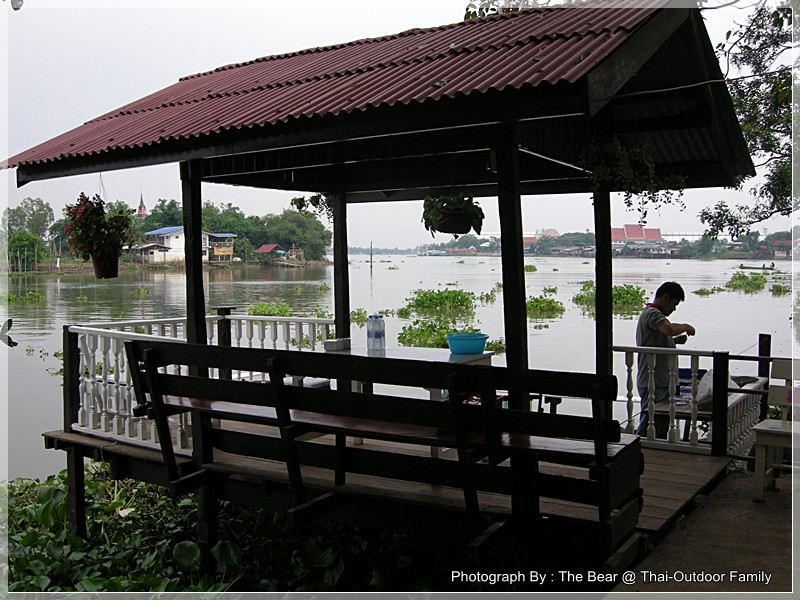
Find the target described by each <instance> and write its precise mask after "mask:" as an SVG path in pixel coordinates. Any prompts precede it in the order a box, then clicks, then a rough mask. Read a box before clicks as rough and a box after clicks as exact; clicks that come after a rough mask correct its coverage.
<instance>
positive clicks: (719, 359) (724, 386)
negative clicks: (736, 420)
mask: <svg viewBox="0 0 800 600" xmlns="http://www.w3.org/2000/svg"><path fill="white" fill-rule="evenodd" d="M712 365H713V369H714V378H713V381H712V382H711V383H712V386H713V388H714V392H713V394H712V399H711V454H713V455H715V456H725V455H726V454H727V453H728V379H729V375H728V367H729V353H728V352H714V353H712Z"/></svg>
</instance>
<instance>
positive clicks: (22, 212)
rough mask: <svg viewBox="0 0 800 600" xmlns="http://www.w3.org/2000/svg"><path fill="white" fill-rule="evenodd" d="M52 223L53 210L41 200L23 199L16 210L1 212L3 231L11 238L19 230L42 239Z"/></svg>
mask: <svg viewBox="0 0 800 600" xmlns="http://www.w3.org/2000/svg"><path fill="white" fill-rule="evenodd" d="M52 223H53V209H52V208H50V205H49V204H48V203H47V202H45V201H43V200H42V199H41V198H23V199H22V202H20V203H19V206H17V207H16V208H7V209H6V210H5V211H4V212H3V229H5V230H6V233H7V234H8V236H9V237H10V236H12V235H13V234H14V233H15V232H17V231H19V230H20V229H25V230H26V231H29V232H30V233H32V234H34V235H36V236H38V237H40V238H44V237H46V236H47V230H48V228H49V227H50V225H51V224H52Z"/></svg>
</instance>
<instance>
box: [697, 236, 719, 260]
mask: <svg viewBox="0 0 800 600" xmlns="http://www.w3.org/2000/svg"><path fill="white" fill-rule="evenodd" d="M695 247H696V255H697V256H708V255H709V254H711V253H712V252H713V251H714V238H713V237H712V236H710V235H703V237H701V238H700V239H699V240H697V242H696V246H695Z"/></svg>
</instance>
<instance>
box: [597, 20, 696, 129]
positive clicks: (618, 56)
mask: <svg viewBox="0 0 800 600" xmlns="http://www.w3.org/2000/svg"><path fill="white" fill-rule="evenodd" d="M688 18H689V9H687V8H664V9H661V10H660V11H659V12H658V13H657V14H656V15H655V16H654V17H653V18H652V19H650V20H649V21H647V22H646V23H645V24H644V25H642V26H641V27H639V28H638V29H636V30H635V31H634V32H633V33H632V34H631V35H630V36H629V38H628V39H627V40H625V42H623V44H622V46H620V47H619V48H617V49H616V50H615V51H614V53H613V54H612V55H611V56H610V57H609V58H607V59H606V60H604V61H602V62H601V63H600V64H599V65H597V66H596V67H595V68H594V69H592V71H591V72H590V73H589V75H588V76H587V80H588V92H589V116H590V117H593V116H594V115H596V114H597V113H598V112H599V111H600V110H602V109H603V107H605V106H606V104H608V102H610V101H611V100H612V99H613V98H614V95H615V94H616V93H617V92H618V91H619V90H620V89H621V88H622V87H623V86H624V85H625V84H626V83H628V81H630V80H631V78H632V77H634V76H635V75H636V73H637V72H638V71H639V69H641V68H642V67H643V66H644V65H645V63H647V61H648V60H650V57H652V56H653V55H654V54H655V53H656V52H657V51H658V50H659V48H661V46H662V45H663V44H664V42H666V41H667V40H668V39H669V38H670V37H671V36H672V34H673V33H675V31H676V30H677V29H678V28H679V27H680V26H681V25H682V24H683V23H684V22H685V21H686V19H688Z"/></svg>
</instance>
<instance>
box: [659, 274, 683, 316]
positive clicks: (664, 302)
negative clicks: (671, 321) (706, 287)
mask: <svg viewBox="0 0 800 600" xmlns="http://www.w3.org/2000/svg"><path fill="white" fill-rule="evenodd" d="M685 299H686V295H685V294H684V293H683V288H682V287H681V286H680V284H678V283H675V282H674V281H667V282H666V283H662V284H661V286H660V287H659V288H658V289H657V290H656V297H655V300H654V301H653V304H655V305H656V306H657V307H658V308H659V310H661V312H663V313H664V315H665V316H667V317H668V316H669V315H671V314H672V313H673V312H675V309H676V308H677V307H678V304H680V303H681V302H682V301H683V300H685Z"/></svg>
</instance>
